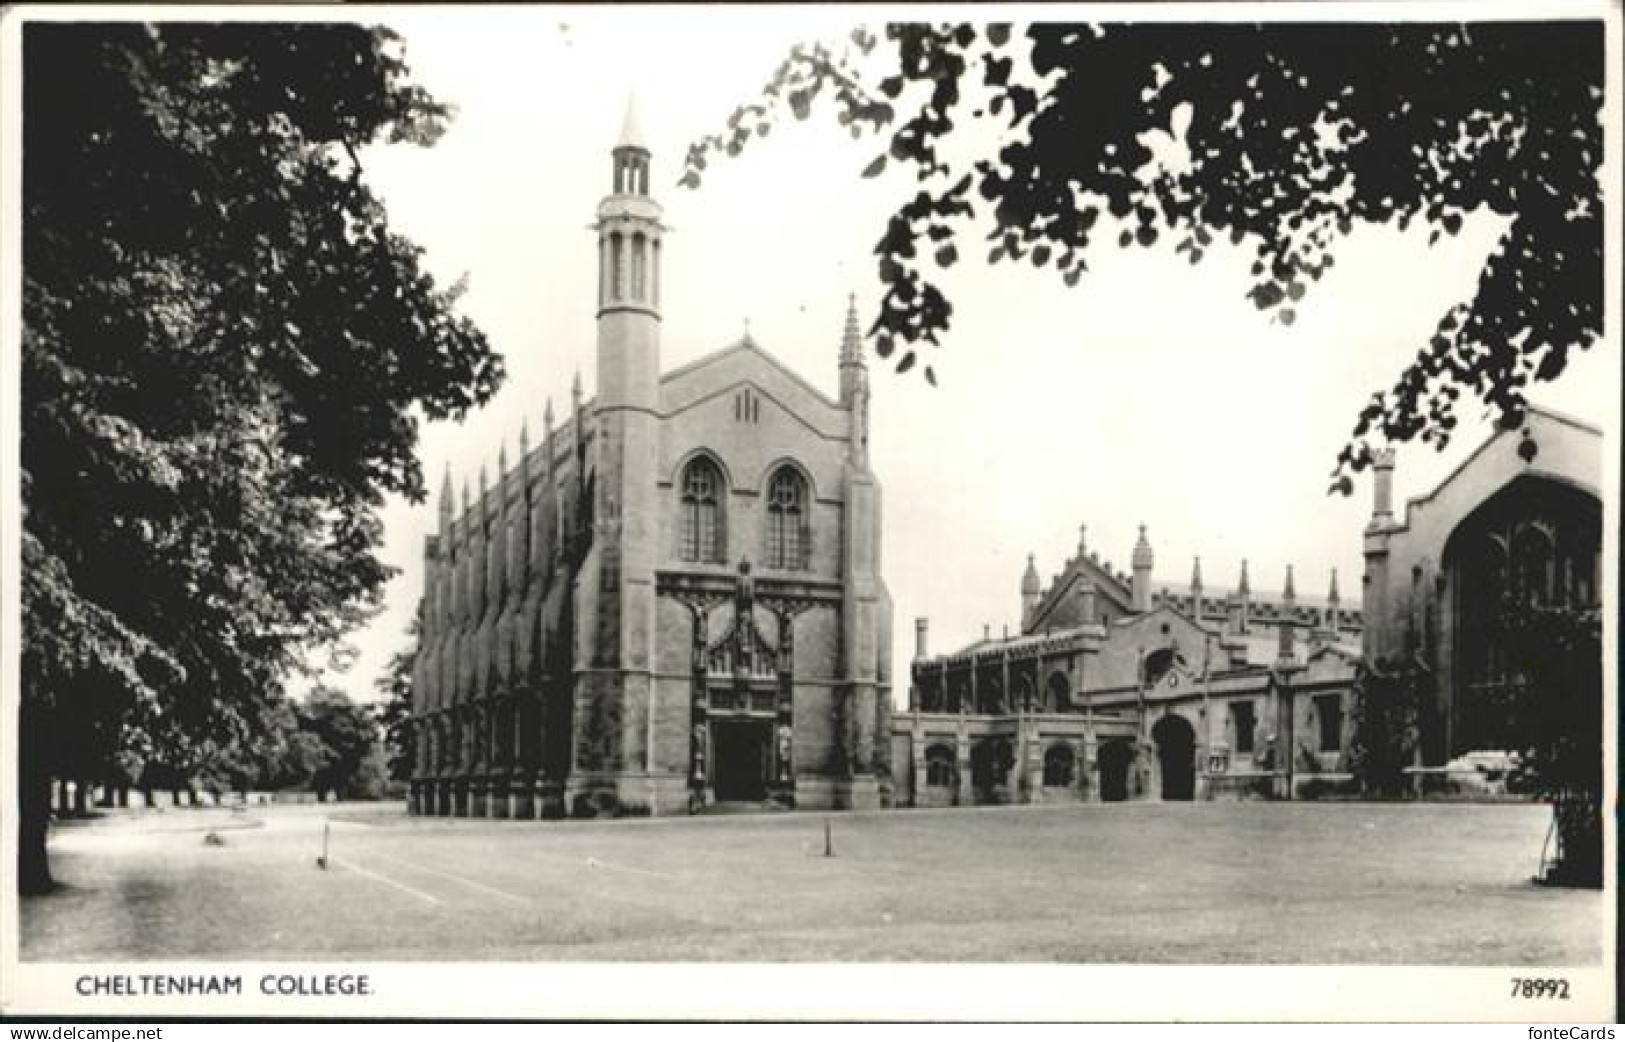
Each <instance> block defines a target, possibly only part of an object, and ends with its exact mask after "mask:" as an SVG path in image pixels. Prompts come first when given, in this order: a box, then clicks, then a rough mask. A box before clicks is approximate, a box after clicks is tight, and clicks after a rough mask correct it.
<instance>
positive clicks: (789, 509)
mask: <svg viewBox="0 0 1625 1042" xmlns="http://www.w3.org/2000/svg"><path fill="white" fill-rule="evenodd" d="M806 518H807V483H806V482H805V481H803V480H802V479H801V475H800V474H798V473H796V471H795V470H794V468H791V467H781V468H779V472H778V473H777V474H774V475H773V480H772V481H771V482H769V483H768V487H767V566H768V567H769V568H804V567H806V550H807V530H806Z"/></svg>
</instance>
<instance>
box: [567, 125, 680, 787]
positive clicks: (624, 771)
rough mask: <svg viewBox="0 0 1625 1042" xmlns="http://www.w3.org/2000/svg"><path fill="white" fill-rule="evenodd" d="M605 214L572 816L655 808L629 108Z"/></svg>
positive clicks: (653, 418) (640, 205)
mask: <svg viewBox="0 0 1625 1042" xmlns="http://www.w3.org/2000/svg"><path fill="white" fill-rule="evenodd" d="M610 155H611V158H612V164H611V186H610V193H609V195H607V196H605V197H604V199H603V201H602V202H600V203H599V204H598V215H597V216H598V220H597V223H596V224H595V225H594V230H595V231H596V232H597V236H598V358H597V376H598V393H597V401H596V402H595V403H594V408H593V410H592V423H593V427H594V430H593V435H594V446H593V453H592V458H593V464H594V471H595V475H594V479H593V481H594V484H593V506H592V509H593V529H594V531H593V549H592V551H591V553H590V554H589V556H588V559H587V560H586V561H585V562H584V565H583V569H582V575H581V578H580V581H579V585H580V591H581V594H582V601H581V602H580V603H581V609H582V610H581V622H580V630H579V631H578V632H579V636H580V637H581V638H582V639H581V640H580V641H579V643H578V653H577V664H576V675H577V684H576V713H575V727H574V731H575V735H574V739H575V741H574V746H575V755H574V759H575V763H574V769H573V770H572V771H571V778H572V783H571V786H570V788H571V789H572V790H573V791H572V793H571V794H570V798H571V801H572V803H573V804H574V806H572V808H571V813H578V814H579V813H602V812H606V811H607V812H613V810H614V808H615V805H616V804H625V803H627V802H628V801H635V802H643V801H647V800H649V799H650V794H649V793H648V792H647V789H648V785H647V783H646V779H647V778H648V777H649V772H650V769H651V767H652V765H653V763H654V761H655V756H654V750H652V749H651V748H650V741H651V738H652V735H653V732H654V728H653V727H651V714H653V713H654V712H656V711H657V710H656V707H654V706H653V705H652V702H651V699H652V697H653V686H652V684H651V676H650V670H651V669H652V667H653V665H654V634H655V590H654V579H655V574H654V573H655V560H656V549H657V540H658V538H659V535H658V531H657V525H658V518H659V514H660V511H659V509H658V506H659V504H658V503H657V502H656V498H655V492H656V481H657V474H656V466H657V462H656V461H657V460H658V459H659V457H660V451H659V449H660V443H659V438H660V427H659V404H660V403H659V381H660V246H661V236H662V234H663V233H664V232H665V227H664V225H662V224H661V220H660V218H661V208H660V204H659V203H657V202H655V201H654V200H653V199H652V198H650V196H649V158H650V155H649V149H648V147H647V145H645V144H644V141H643V135H642V131H641V129H640V128H639V125H638V117H637V110H636V107H635V103H634V102H631V101H629V102H628V104H627V110H626V119H625V123H624V124H623V126H622V129H621V136H620V140H619V141H618V142H617V143H616V145H615V147H614V148H613V149H612V150H611V152H610ZM656 812H657V813H658V811H656Z"/></svg>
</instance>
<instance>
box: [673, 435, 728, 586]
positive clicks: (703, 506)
mask: <svg viewBox="0 0 1625 1042" xmlns="http://www.w3.org/2000/svg"><path fill="white" fill-rule="evenodd" d="M682 507H683V509H682V546H681V547H680V548H679V549H680V556H681V557H682V559H683V560H685V561H720V560H722V554H723V545H722V475H721V474H720V473H719V472H718V470H717V465H716V464H715V463H712V462H711V461H710V460H709V459H707V458H706V457H704V456H700V457H698V458H696V459H695V460H694V461H693V462H692V463H690V464H689V465H688V467H687V468H686V469H685V470H684V471H683V503H682Z"/></svg>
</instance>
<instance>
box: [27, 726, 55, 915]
mask: <svg viewBox="0 0 1625 1042" xmlns="http://www.w3.org/2000/svg"><path fill="white" fill-rule="evenodd" d="M28 703H29V699H28V696H27V695H26V694H25V695H24V696H23V705H22V710H21V712H20V713H19V714H18V717H19V720H18V723H19V726H18V728H17V733H18V735H19V737H20V738H21V739H22V740H21V741H19V742H18V743H17V774H18V782H19V785H18V788H19V790H20V791H19V793H18V815H17V892H18V893H19V894H43V893H47V892H49V891H50V890H51V889H52V888H53V887H55V885H56V884H55V882H54V881H53V880H52V879H51V862H50V858H49V856H48V855H47V853H46V847H45V838H46V833H47V831H48V830H49V828H50V822H51V772H50V769H49V768H48V767H47V766H46V764H45V762H44V757H43V756H42V755H41V753H42V749H41V746H42V744H43V743H41V742H40V741H39V738H40V736H39V735H38V734H36V733H35V732H36V731H37V729H38V728H37V724H38V723H39V721H38V719H37V715H36V714H37V710H33V711H31V710H30V708H29V705H28Z"/></svg>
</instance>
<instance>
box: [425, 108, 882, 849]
mask: <svg viewBox="0 0 1625 1042" xmlns="http://www.w3.org/2000/svg"><path fill="white" fill-rule="evenodd" d="M611 157H612V164H611V171H612V181H611V186H610V193H609V194H608V195H607V196H606V197H605V198H604V200H603V201H602V202H601V203H600V204H599V206H598V210H597V220H596V224H595V226H594V227H595V230H596V234H597V259H598V271H599V286H598V298H597V301H596V308H597V312H596V313H597V323H598V334H597V360H596V364H597V385H596V394H595V396H594V397H593V398H590V399H588V398H585V397H584V395H583V393H582V390H581V384H580V379H579V377H578V378H577V380H576V383H575V387H574V390H573V393H572V401H571V404H570V408H569V413H568V415H566V416H564V417H562V418H561V419H560V420H559V421H557V422H555V418H554V415H553V410H552V405H551V403H549V404H548V406H547V409H546V412H545V414H544V423H543V427H542V433H541V436H540V438H539V439H538V441H539V443H538V444H533V443H532V439H531V437H530V435H529V432H528V429H524V430H521V432H520V447H519V454H518V458H517V460H516V461H515V462H514V464H513V465H512V466H509V465H508V462H507V459H506V450H504V452H503V454H502V455H500V456H499V458H498V465H497V474H496V478H495V480H494V482H489V483H488V481H487V475H486V472H485V471H484V470H483V469H482V470H481V473H480V475H479V481H478V489H477V491H476V492H474V493H473V494H472V495H471V494H470V492H469V488H468V485H467V483H466V481H465V483H464V485H463V491H462V501H461V504H460V506H459V504H458V503H457V502H456V500H455V499H454V497H453V492H452V486H451V481H450V475H449V474H448V476H447V479H446V483H445V485H444V486H443V488H442V491H441V497H440V504H439V525H438V531H437V532H436V533H435V534H433V535H431V536H429V537H428V538H427V539H426V540H425V545H424V570H425V575H426V580H425V587H424V592H423V599H422V634H421V639H420V645H419V652H418V656H417V660H416V662H415V665H414V671H413V682H414V690H413V701H414V704H413V718H412V726H413V729H414V748H415V755H416V762H415V765H414V768H415V769H414V773H413V780H412V784H411V809H412V811H413V813H416V814H423V815H450V816H471V817H497V818H501V817H519V818H529V817H543V818H556V817H565V816H585V817H590V816H598V815H625V814H634V815H636V814H651V815H666V814H684V813H690V812H694V811H697V810H702V809H704V808H706V807H709V806H712V805H714V804H718V803H743V804H755V805H762V806H780V807H799V808H872V807H881V806H888V805H890V803H891V799H892V795H891V784H890V771H889V763H888V759H889V755H890V746H889V743H888V741H887V736H888V735H889V734H890V730H891V725H890V707H891V703H892V694H891V673H890V669H891V648H890V632H891V601H890V597H889V595H888V593H887V590H886V587H885V584H884V582H883V581H882V579H881V575H880V566H881V556H880V552H881V537H880V532H881V529H880V510H881V490H880V485H879V482H878V481H877V480H876V478H875V475H874V473H873V471H872V469H871V467H870V463H869V452H868V437H869V434H868V412H869V382H868V373H867V369H866V367H865V364H864V360H863V357H862V349H861V338H860V336H859V331H858V326H857V317H856V314H855V312H854V311H853V310H851V309H850V308H849V310H848V315H847V321H846V327H845V330H844V334H843V336H842V337H841V340H840V349H839V355H838V369H839V392H838V394H837V396H836V397H830V396H829V395H827V394H825V393H824V392H823V391H821V390H819V389H818V388H817V387H815V386H813V385H812V384H811V383H809V382H808V381H806V380H805V379H803V378H802V377H800V376H799V375H797V374H796V373H794V372H792V371H790V370H789V369H788V368H787V367H786V366H784V365H783V364H782V363H780V362H779V361H778V360H776V359H775V358H774V357H773V356H772V355H771V354H769V353H768V352H767V351H765V350H764V349H763V348H762V347H761V346H759V345H758V344H757V343H755V342H754V341H753V340H752V339H751V338H750V337H749V336H748V335H747V336H746V337H745V338H744V339H743V340H741V341H739V342H737V343H735V344H733V345H732V346H729V347H726V348H723V349H722V350H720V351H717V352H714V353H712V354H710V355H707V356H705V357H703V358H700V359H699V360H697V361H695V362H692V363H690V364H688V365H685V366H683V367H681V368H678V369H674V370H671V371H669V372H662V371H661V361H660V352H661V337H660V330H661V308H662V301H661V266H662V263H663V245H664V236H665V232H666V231H667V229H666V227H665V226H664V225H663V223H662V211H661V207H660V205H659V203H657V202H656V201H655V200H654V198H653V197H652V196H651V195H650V192H649V183H650V182H649V173H650V160H651V156H650V152H649V150H648V148H647V147H646V146H645V145H644V143H643V140H642V136H641V134H640V133H639V131H638V128H637V125H636V120H635V118H634V117H633V115H632V113H631V112H630V110H629V112H628V118H627V123H626V126H625V128H624V129H623V131H622V134H621V138H620V140H619V143H618V144H617V145H616V146H615V147H614V148H613V150H612V153H611ZM832 339H833V338H832Z"/></svg>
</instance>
